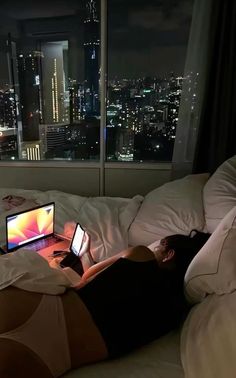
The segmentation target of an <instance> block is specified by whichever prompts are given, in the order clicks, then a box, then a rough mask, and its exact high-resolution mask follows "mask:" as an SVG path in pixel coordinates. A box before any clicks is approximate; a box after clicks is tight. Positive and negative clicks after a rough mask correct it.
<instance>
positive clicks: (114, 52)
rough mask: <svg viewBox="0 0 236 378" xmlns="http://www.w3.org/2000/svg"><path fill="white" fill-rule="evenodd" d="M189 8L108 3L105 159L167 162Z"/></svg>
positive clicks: (183, 3) (188, 0)
mask: <svg viewBox="0 0 236 378" xmlns="http://www.w3.org/2000/svg"><path fill="white" fill-rule="evenodd" d="M192 6H193V1H192V0H175V1H172V0H165V1H161V0H149V1H146V0H109V1H108V95H107V149H106V152H107V161H138V162H142V161H150V162H152V161H154V162H155V161H171V159H172V153H173V147H174V142H175V133H176V126H177V121H178V110H179V104H180V97H181V88H182V83H183V80H185V78H184V77H183V74H184V64H185V56H186V50H187V43H188V36H189V31H190V24H191V17H192Z"/></svg>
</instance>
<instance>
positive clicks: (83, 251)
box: [79, 231, 90, 257]
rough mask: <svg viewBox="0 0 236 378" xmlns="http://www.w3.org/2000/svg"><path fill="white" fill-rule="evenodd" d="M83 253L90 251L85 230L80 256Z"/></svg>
mask: <svg viewBox="0 0 236 378" xmlns="http://www.w3.org/2000/svg"><path fill="white" fill-rule="evenodd" d="M85 253H90V236H89V234H88V233H87V232H86V231H85V232H84V236H83V241H82V246H81V248H80V252H79V255H80V257H82V256H83V255H84V254H85Z"/></svg>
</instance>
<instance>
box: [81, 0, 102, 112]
mask: <svg viewBox="0 0 236 378" xmlns="http://www.w3.org/2000/svg"><path fill="white" fill-rule="evenodd" d="M86 7H87V17H86V19H85V20H84V55H85V86H84V90H85V109H86V114H87V115H98V114H99V45H100V38H99V20H98V17H97V11H96V3H95V1H94V0H88V1H87V4H86Z"/></svg>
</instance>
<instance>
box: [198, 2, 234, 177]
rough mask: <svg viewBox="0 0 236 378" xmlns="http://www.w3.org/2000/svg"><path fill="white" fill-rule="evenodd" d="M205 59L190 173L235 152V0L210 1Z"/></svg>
mask: <svg viewBox="0 0 236 378" xmlns="http://www.w3.org/2000/svg"><path fill="white" fill-rule="evenodd" d="M207 62H208V67H207V75H206V84H207V85H206V91H205V96H204V101H203V107H202V113H201V114H200V124H199V133H198V138H197V144H196V151H195V156H194V161H193V173H201V172H210V173H213V172H214V171H215V170H216V168H217V167H218V166H219V165H220V164H221V163H223V162H224V161H225V160H226V159H228V158H229V157H231V156H233V155H235V154H236V1H232V0H223V1H221V0H219V1H218V0H216V1H213V5H212V14H211V22H210V43H209V50H208V59H207Z"/></svg>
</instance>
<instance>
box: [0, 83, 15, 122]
mask: <svg viewBox="0 0 236 378" xmlns="http://www.w3.org/2000/svg"><path fill="white" fill-rule="evenodd" d="M1 126H3V127H10V128H12V127H13V128H14V127H16V101H15V94H14V91H13V90H11V89H9V90H7V91H0V127H1Z"/></svg>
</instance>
